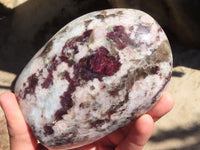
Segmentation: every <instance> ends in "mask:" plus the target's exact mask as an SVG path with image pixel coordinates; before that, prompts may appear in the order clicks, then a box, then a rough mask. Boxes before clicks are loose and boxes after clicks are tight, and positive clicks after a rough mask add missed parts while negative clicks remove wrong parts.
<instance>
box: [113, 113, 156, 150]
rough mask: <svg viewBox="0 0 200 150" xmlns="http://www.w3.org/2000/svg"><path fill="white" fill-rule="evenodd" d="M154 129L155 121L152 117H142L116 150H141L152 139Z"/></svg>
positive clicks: (146, 115)
mask: <svg viewBox="0 0 200 150" xmlns="http://www.w3.org/2000/svg"><path fill="white" fill-rule="evenodd" d="M153 127H154V121H153V119H152V117H151V116H150V115H148V114H145V115H143V116H141V117H140V118H138V119H137V120H136V121H135V122H134V123H133V125H132V128H131V129H130V130H129V134H128V135H127V137H126V138H125V139H124V140H123V141H122V142H121V143H120V144H119V145H118V146H117V147H116V149H115V150H141V149H142V148H143V146H144V145H145V144H146V142H147V141H148V139H149V138H150V136H151V134H152V132H153Z"/></svg>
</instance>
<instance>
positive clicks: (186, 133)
mask: <svg viewBox="0 0 200 150" xmlns="http://www.w3.org/2000/svg"><path fill="white" fill-rule="evenodd" d="M199 126H200V124H194V125H193V126H192V127H190V128H187V129H183V128H175V129H172V130H167V131H160V132H159V133H157V134H156V135H154V136H152V137H151V138H150V142H152V143H160V142H165V141H167V140H171V139H175V140H180V141H184V140H187V138H190V137H193V138H195V139H197V140H198V141H197V142H196V143H194V144H191V145H188V146H185V147H180V148H175V149H166V150H199V149H200V141H199V139H200V128H199Z"/></svg>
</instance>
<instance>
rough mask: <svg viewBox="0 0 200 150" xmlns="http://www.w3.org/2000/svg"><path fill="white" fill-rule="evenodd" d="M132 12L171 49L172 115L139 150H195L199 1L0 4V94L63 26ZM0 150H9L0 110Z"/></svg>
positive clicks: (20, 0)
mask: <svg viewBox="0 0 200 150" xmlns="http://www.w3.org/2000/svg"><path fill="white" fill-rule="evenodd" d="M117 7H119V8H135V9H140V10H143V11H145V12H147V13H149V14H150V15H151V16H153V17H154V18H155V19H156V20H157V22H158V23H159V24H160V25H161V26H162V28H163V29H164V31H165V32H166V34H167V36H168V38H169V41H170V43H171V47H172V52H173V57H174V69H173V76H172V79H171V82H170V85H169V88H168V91H170V92H171V93H172V95H173V96H174V99H175V106H174V108H173V110H172V111H171V112H170V113H169V114H167V115H166V116H164V117H163V118H162V119H160V120H159V121H158V122H156V125H155V129H154V133H153V135H152V137H151V139H150V141H149V142H148V143H147V145H146V146H145V148H144V150H200V119H199V118H200V117H199V116H200V109H199V106H200V0H148V1H147V0H62V1H56V0H0V94H1V93H3V92H5V91H12V90H13V87H14V83H15V79H16V77H17V75H18V74H19V73H20V71H21V70H22V69H23V67H24V66H25V65H26V63H27V62H28V61H29V60H30V58H31V57H32V56H33V55H34V54H35V53H36V52H37V51H38V50H39V49H40V48H41V47H42V46H43V45H44V44H45V43H46V42H47V41H48V40H49V39H50V38H51V37H52V36H53V35H54V34H55V33H56V32H57V31H58V30H59V29H60V28H62V27H63V26H64V25H66V24H67V23H69V22H70V21H71V20H73V19H75V18H77V17H79V16H81V15H83V14H85V13H88V12H91V11H95V10H102V9H108V8H117ZM0 150H9V137H8V133H7V127H6V121H5V118H4V114H3V112H2V110H1V108H0Z"/></svg>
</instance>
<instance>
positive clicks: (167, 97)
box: [148, 92, 174, 121]
mask: <svg viewBox="0 0 200 150" xmlns="http://www.w3.org/2000/svg"><path fill="white" fill-rule="evenodd" d="M173 105H174V100H173V98H172V95H171V94H170V93H168V92H165V93H163V96H162V97H161V99H160V100H159V101H158V103H157V104H156V105H155V106H154V107H153V108H152V109H151V110H150V111H149V112H148V114H149V115H150V116H151V117H152V118H153V120H154V121H157V120H158V119H160V118H161V117H162V116H164V115H165V114H167V113H168V112H169V111H170V110H171V109H172V108H173Z"/></svg>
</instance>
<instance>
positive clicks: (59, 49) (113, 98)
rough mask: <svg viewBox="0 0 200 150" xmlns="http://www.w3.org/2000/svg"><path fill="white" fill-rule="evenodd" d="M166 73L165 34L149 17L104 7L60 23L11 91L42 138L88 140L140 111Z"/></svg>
mask: <svg viewBox="0 0 200 150" xmlns="http://www.w3.org/2000/svg"><path fill="white" fill-rule="evenodd" d="M171 70H172V54H171V49H170V45H169V42H168V39H167V37H166V35H165V33H164V32H163V30H162V29H161V27H160V26H159V25H158V24H157V23H156V21H155V20H154V19H153V18H152V17H150V16H149V15H148V14H146V13H144V12H142V11H139V10H133V9H110V10H103V11H96V12H92V13H89V14H86V15H84V16H82V17H80V18H78V19H76V20H74V21H72V22H71V23H69V24H68V25H66V26H65V27H64V28H62V29H61V30H60V31H59V32H58V33H57V34H56V35H55V36H53V37H52V39H51V40H49V41H48V42H47V43H46V44H45V45H44V46H43V47H42V48H41V49H40V50H39V51H38V53H37V54H36V55H35V56H34V57H33V58H32V60H31V61H30V62H29V63H28V64H27V66H26V67H25V68H24V70H23V71H22V73H21V74H20V76H19V78H18V80H17V83H16V86H15V93H16V96H17V99H18V101H19V105H20V107H21V110H22V112H23V114H24V116H25V118H26V120H27V122H28V124H29V126H30V127H31V129H32V131H33V132H34V134H35V135H36V137H37V138H38V139H39V140H40V142H41V143H43V144H44V145H46V146H48V147H50V148H58V149H69V148H75V147H78V146H81V145H84V144H88V143H91V142H93V141H96V140H98V139H99V138H102V137H104V136H105V135H107V134H109V133H111V132H113V131H114V130H116V129H118V128H120V127H122V126H124V125H126V124H127V123H129V122H130V121H132V120H134V119H135V118H137V117H139V116H140V115H141V114H144V113H146V112H147V111H148V110H149V109H150V108H152V106H153V105H154V104H155V103H156V102H157V101H158V100H159V98H160V96H161V94H162V92H163V90H164V89H165V88H166V86H167V84H168V82H169V80H170V77H171Z"/></svg>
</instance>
